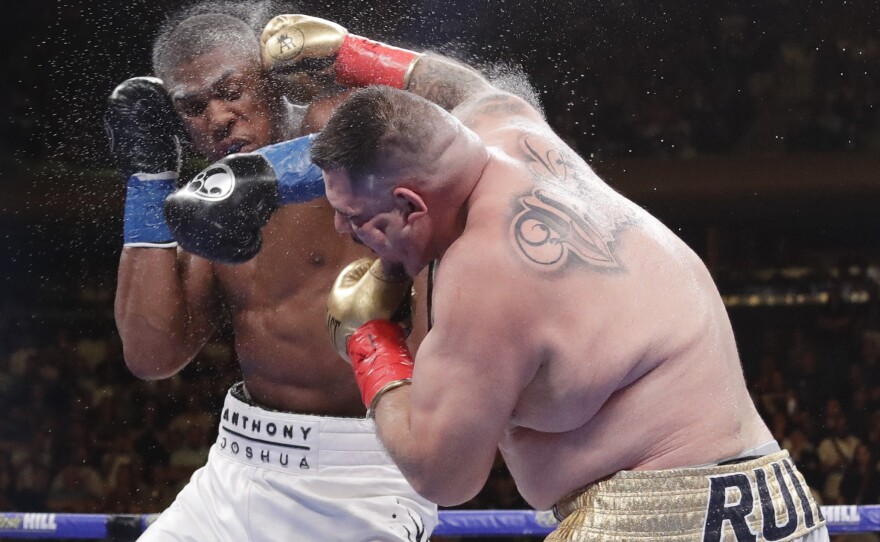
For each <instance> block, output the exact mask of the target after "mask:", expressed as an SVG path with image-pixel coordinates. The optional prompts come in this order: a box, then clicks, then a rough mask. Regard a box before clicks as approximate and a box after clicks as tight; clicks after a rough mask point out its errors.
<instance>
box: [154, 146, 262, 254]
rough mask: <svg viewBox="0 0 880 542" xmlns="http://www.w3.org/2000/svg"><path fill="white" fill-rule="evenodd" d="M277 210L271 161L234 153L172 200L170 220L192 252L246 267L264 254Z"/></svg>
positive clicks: (176, 234) (168, 208) (168, 212)
mask: <svg viewBox="0 0 880 542" xmlns="http://www.w3.org/2000/svg"><path fill="white" fill-rule="evenodd" d="M276 209H278V188H277V182H276V180H275V174H274V172H272V168H271V167H269V165H268V163H267V162H266V160H265V159H264V158H263V157H262V156H259V155H257V154H233V155H230V156H227V157H226V158H223V159H222V160H220V161H218V162H215V163H214V164H212V165H210V166H208V167H207V168H206V169H205V170H203V171H202V172H201V173H199V174H198V175H196V176H195V178H193V180H191V181H190V182H189V183H187V184H186V185H185V186H183V187H182V188H180V189H178V190H176V191H175V192H173V193H172V194H171V195H169V196H168V197H167V198H166V199H165V220H166V221H167V222H168V226H169V227H170V228H171V233H172V235H173V236H174V239H175V241H177V243H178V244H179V245H180V246H181V247H183V248H184V249H186V250H187V251H188V252H192V253H193V254H197V255H199V256H202V257H205V258H208V259H209V260H213V261H217V262H220V263H242V262H246V261H248V260H250V259H251V258H253V257H254V256H256V254H257V252H259V251H260V247H261V246H262V243H263V236H262V234H261V233H260V230H261V229H262V228H263V226H265V225H266V223H267V222H269V218H270V217H271V216H272V213H274V212H275V210H276Z"/></svg>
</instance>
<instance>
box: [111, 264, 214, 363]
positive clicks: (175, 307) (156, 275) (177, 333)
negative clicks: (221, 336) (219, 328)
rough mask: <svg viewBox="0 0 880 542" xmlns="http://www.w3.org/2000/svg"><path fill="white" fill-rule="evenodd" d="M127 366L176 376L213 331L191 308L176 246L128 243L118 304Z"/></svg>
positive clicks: (119, 322) (121, 266)
mask: <svg viewBox="0 0 880 542" xmlns="http://www.w3.org/2000/svg"><path fill="white" fill-rule="evenodd" d="M114 311H115V316H116V326H117V328H118V329H119V335H120V337H121V339H122V346H123V355H124V357H125V363H126V365H127V366H128V368H129V370H131V372H132V373H133V374H134V375H135V376H137V377H138V378H142V379H145V380H155V379H161V378H167V377H170V376H173V375H174V374H176V373H177V372H178V371H180V370H181V369H182V368H183V367H185V366H186V364H187V363H189V361H190V360H192V358H193V357H195V355H196V353H197V352H198V351H199V350H200V349H201V348H202V346H203V345H204V343H205V342H206V341H207V339H208V338H209V337H210V335H211V334H212V333H213V327H212V326H210V325H209V324H207V323H206V322H205V319H204V318H199V317H193V315H191V314H188V313H187V303H186V296H185V292H184V288H183V280H182V278H181V275H180V272H179V266H178V261H177V250H176V249H173V248H171V249H155V248H124V249H123V251H122V256H121V257H120V261H119V273H118V280H117V288H116V300H115V304H114Z"/></svg>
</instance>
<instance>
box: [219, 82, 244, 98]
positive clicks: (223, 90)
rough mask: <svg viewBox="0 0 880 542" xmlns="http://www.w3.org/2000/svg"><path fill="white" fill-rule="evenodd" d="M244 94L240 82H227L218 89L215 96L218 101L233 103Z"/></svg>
mask: <svg viewBox="0 0 880 542" xmlns="http://www.w3.org/2000/svg"><path fill="white" fill-rule="evenodd" d="M243 93H244V85H243V84H242V83H241V82H232V81H230V82H227V83H226V84H225V85H223V86H222V87H220V88H219V89H218V92H217V95H218V97H219V98H220V99H222V100H226V101H227V102H234V101H236V100H238V99H239V98H241V95H242V94H243Z"/></svg>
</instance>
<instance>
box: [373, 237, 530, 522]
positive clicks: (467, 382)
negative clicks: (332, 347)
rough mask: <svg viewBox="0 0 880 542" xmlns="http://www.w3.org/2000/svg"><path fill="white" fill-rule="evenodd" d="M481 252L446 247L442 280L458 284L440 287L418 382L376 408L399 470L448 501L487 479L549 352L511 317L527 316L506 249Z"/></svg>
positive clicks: (416, 377)
mask: <svg viewBox="0 0 880 542" xmlns="http://www.w3.org/2000/svg"><path fill="white" fill-rule="evenodd" d="M483 252H486V251H485V249H483ZM479 253H480V252H479V251H470V252H469V253H468V256H467V257H466V258H464V259H463V260H462V259H458V258H457V257H456V256H455V254H451V253H447V255H446V256H444V261H443V266H442V267H443V271H441V272H442V273H444V275H445V276H443V277H442V282H443V284H446V285H451V286H450V287H449V288H444V287H443V286H440V289H439V290H435V295H434V300H435V303H434V315H435V319H434V327H433V328H432V329H431V330H430V331H429V332H428V335H427V337H426V338H425V340H424V341H423V342H422V345H421V347H420V348H419V350H418V352H417V354H416V358H415V369H414V374H413V377H412V385H411V386H403V387H400V388H397V389H393V390H391V391H388V392H387V393H385V394H384V395H383V396H381V397H380V398H379V400H378V401H377V403H376V406H375V412H374V415H375V418H376V424H377V427H378V431H379V435H380V437H381V439H382V442H383V443H384V444H385V446H386V448H387V449H388V451H389V453H390V454H391V456H392V457H393V458H394V460H395V462H396V463H397V464H398V466H399V467H400V470H401V471H402V472H403V474H404V475H405V476H406V477H407V479H408V480H409V481H410V483H411V484H412V485H413V487H414V488H415V489H416V490H417V491H418V492H419V493H420V494H422V495H423V496H425V497H426V498H428V499H430V500H432V501H434V502H436V503H438V504H440V505H443V506H451V505H456V504H460V503H462V502H464V501H466V500H468V499H470V498H472V497H473V496H475V495H476V494H477V492H479V490H480V489H481V488H482V487H483V486H484V484H485V482H486V480H487V478H488V476H489V473H490V470H491V468H492V464H493V461H494V458H495V455H496V451H497V448H498V444H499V441H500V440H501V437H502V435H503V433H504V431H505V430H506V429H507V428H508V427H509V422H510V417H511V414H512V412H513V409H514V406H515V404H516V402H517V399H518V397H519V395H520V393H521V391H522V389H523V388H524V387H525V386H526V384H527V383H528V382H529V381H530V380H531V379H532V377H533V376H534V373H535V371H536V370H537V364H536V362H535V361H534V360H536V359H540V357H539V356H537V355H534V352H532V351H531V350H530V348H529V346H528V345H529V338H528V337H526V336H525V334H524V326H523V325H522V324H520V325H518V326H513V325H511V323H510V322H511V321H512V320H513V321H517V322H522V318H521V317H519V316H517V315H519V314H521V313H522V311H521V310H520V308H519V307H517V298H516V296H510V295H509V289H508V287H507V286H506V285H507V283H506V282H505V281H503V280H502V281H499V280H498V267H497V265H494V264H493V263H492V260H491V259H490V258H494V257H496V256H497V255H493V256H488V255H481V256H480V257H479V258H478V257H476V254H479ZM498 257H503V256H498ZM453 275H454V276H453ZM526 329H527V327H526Z"/></svg>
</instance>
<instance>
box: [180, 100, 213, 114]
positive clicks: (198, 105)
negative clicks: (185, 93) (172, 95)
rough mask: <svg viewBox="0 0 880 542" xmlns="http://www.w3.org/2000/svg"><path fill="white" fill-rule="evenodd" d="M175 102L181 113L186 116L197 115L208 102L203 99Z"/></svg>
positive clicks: (202, 111) (203, 109)
mask: <svg viewBox="0 0 880 542" xmlns="http://www.w3.org/2000/svg"><path fill="white" fill-rule="evenodd" d="M177 103H178V107H179V108H180V112H181V114H183V115H184V116H186V117H198V116H199V115H201V114H202V113H204V112H205V108H207V107H208V102H207V101H205V100H183V101H179V102H177Z"/></svg>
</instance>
